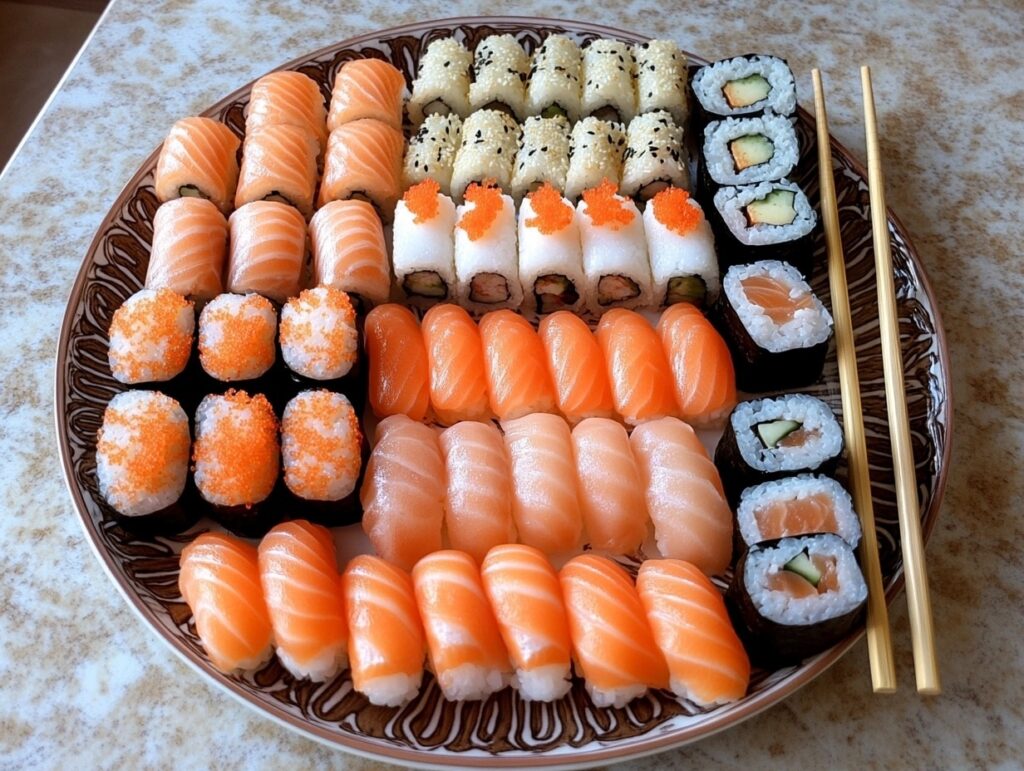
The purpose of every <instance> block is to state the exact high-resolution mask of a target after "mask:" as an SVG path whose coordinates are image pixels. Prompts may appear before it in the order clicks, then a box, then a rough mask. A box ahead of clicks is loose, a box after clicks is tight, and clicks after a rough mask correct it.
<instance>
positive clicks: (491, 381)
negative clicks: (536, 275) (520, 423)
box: [480, 310, 555, 420]
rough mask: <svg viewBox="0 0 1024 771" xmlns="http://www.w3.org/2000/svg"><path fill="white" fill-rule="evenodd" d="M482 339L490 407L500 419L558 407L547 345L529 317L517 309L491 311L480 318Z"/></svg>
mask: <svg viewBox="0 0 1024 771" xmlns="http://www.w3.org/2000/svg"><path fill="white" fill-rule="evenodd" d="M480 340H481V341H482V342H483V346H484V369H485V371H486V373H487V387H488V390H489V392H490V399H491V410H492V411H493V412H494V414H495V415H497V417H498V420H514V419H515V418H519V417H522V416H523V415H527V414H529V413H531V412H554V411H555V391H554V386H552V385H551V376H550V375H549V374H548V367H547V357H546V356H545V355H544V346H543V345H542V344H541V341H540V338H539V337H538V336H537V331H536V330H535V329H534V328H533V326H531V324H530V322H529V321H527V320H526V319H524V318H523V317H522V316H520V315H519V314H518V313H515V312H514V311H510V310H500V311H491V312H490V313H487V314H485V315H484V317H483V318H482V319H481V320H480Z"/></svg>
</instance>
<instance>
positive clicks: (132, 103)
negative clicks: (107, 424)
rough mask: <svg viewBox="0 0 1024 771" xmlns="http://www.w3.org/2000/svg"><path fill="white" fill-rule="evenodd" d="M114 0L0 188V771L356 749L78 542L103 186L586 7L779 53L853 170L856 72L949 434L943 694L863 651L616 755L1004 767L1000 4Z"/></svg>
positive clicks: (1015, 57)
mask: <svg viewBox="0 0 1024 771" xmlns="http://www.w3.org/2000/svg"><path fill="white" fill-rule="evenodd" d="M315 5H317V4H314V3H309V2H298V1H297V0H270V1H269V2H250V3H241V2H239V3H216V2H184V1H182V0H172V1H171V2H162V3H152V2H142V0H117V2H115V3H113V5H112V7H111V8H110V9H109V11H108V12H107V14H106V16H105V17H104V18H103V20H102V22H101V23H100V25H99V27H98V29H97V31H96V33H95V35H94V37H93V38H92V40H91V41H90V43H89V44H88V46H87V47H86V49H85V51H84V53H83V54H82V56H81V58H80V59H79V60H78V62H77V64H76V65H75V66H74V68H73V69H72V70H71V72H70V74H69V76H68V78H67V79H66V81H65V82H64V83H63V85H62V86H61V87H60V88H59V89H58V91H57V93H56V94H55V96H54V98H53V100H52V101H51V103H50V104H49V106H48V107H47V109H46V111H45V114H44V115H43V117H42V119H41V120H40V121H39V122H38V123H37V124H36V126H35V128H34V129H33V131H32V133H31V136H30V137H29V139H28V141H27V142H26V143H25V145H24V146H23V147H22V149H21V151H20V153H19V154H18V156H17V157H16V158H15V159H14V160H13V162H12V163H11V165H10V166H9V168H8V170H7V172H6V174H5V176H4V177H3V179H2V180H0V275H2V288H3V297H2V301H0V378H2V386H0V416H2V417H0V421H2V422H0V445H2V446H0V766H3V767H18V768H26V767H46V768H53V767H68V768H70V767H75V768H80V767H100V766H102V767H130V768H142V767H166V766H180V767H204V766H210V767H237V766H241V765H245V766H250V765H251V766H257V767H297V766H298V767H322V766H339V767H342V766H344V767H348V768H363V767H371V766H376V765H377V764H374V763H371V762H369V761H363V760H359V759H355V758H353V757H351V756H347V755H344V754H342V753H339V752H335V751H332V750H330V749H327V748H325V747H322V746H320V745H318V744H315V743H314V742H312V741H310V740H308V739H305V738H302V737H299V736H296V735H294V734H292V733H289V732H288V731H286V730H285V729H283V728H281V727H279V726H277V725H275V724H274V723H272V722H270V721H269V720H266V719H264V718H263V717H261V716H259V715H257V714H255V713H253V712H251V711H250V710H248V709H246V708H245V707H243V706H241V705H239V704H237V703H236V702H234V701H233V700H232V699H231V698H230V697H228V696H226V695H225V694H224V693H222V692H220V691H218V690H216V689H215V688H214V687H212V686H211V685H210V684H208V683H207V682H205V681H204V680H202V679H200V677H199V676H197V675H196V673H195V672H193V671H192V670H190V669H188V668H187V667H185V666H184V665H183V664H182V663H180V661H179V660H178V659H177V658H176V657H174V656H172V655H171V654H170V652H169V651H168V650H167V649H166V648H165V647H164V646H163V644H162V643H161V642H159V641H158V640H157V638H156V636H155V635H154V634H153V633H152V632H151V631H149V630H148V629H147V628H145V626H144V625H143V624H142V623H141V622H140V621H139V619H138V618H137V617H136V616H135V614H134V613H133V612H132V611H131V610H129V608H128V606H127V605H126V603H125V602H124V600H123V599H122V598H121V597H120V595H119V594H118V593H117V590H116V589H115V588H114V586H113V584H112V583H111V582H110V581H109V580H108V579H107V577H106V576H105V575H104V573H103V570H102V569H101V567H100V565H99V563H98V561H97V560H96V558H95V557H94V556H93V554H92V552H91V551H90V549H89V547H88V545H87V544H86V541H85V539H84V537H83V534H82V530H81V527H80V525H79V523H78V521H77V517H76V515H75V514H74V512H73V510H72V507H71V503H70V500H69V497H68V495H67V492H66V491H65V488H64V483H63V481H62V478H61V474H60V469H59V465H58V461H57V452H56V446H55V439H54V432H53V412H52V409H53V408H52V396H51V391H52V387H53V355H54V351H55V348H56V336H57V329H58V326H59V323H60V318H61V314H62V313H63V310H64V304H65V301H66V298H67V293H68V291H69V288H70V285H71V282H72V279H73V277H74V275H75V272H76V270H77V268H78V264H79V262H80V260H81V259H82V256H83V254H84V253H85V250H86V247H87V246H88V244H89V241H90V239H91V238H92V235H93V232H94V231H95V229H96V227H97V225H98V224H99V222H100V220H101V218H102V217H103V215H104V214H105V213H106V211H107V209H108V208H109V206H110V205H111V203H112V202H113V200H114V198H115V197H116V195H117V193H118V191H119V190H120V188H121V186H122V185H123V184H124V182H125V181H126V180H128V179H129V177H130V176H131V175H132V173H133V171H134V170H135V169H136V168H137V167H138V166H139V164H140V163H141V162H142V161H143V160H144V159H145V158H146V156H147V155H148V154H149V153H150V152H151V151H152V149H153V148H154V147H156V146H157V144H158V143H159V142H160V141H161V139H162V137H163V134H164V133H165V132H166V130H167V128H168V126H170V125H171V123H172V122H173V121H174V120H175V119H177V118H179V117H182V116H185V115H191V114H195V113H196V112H198V111H200V110H202V109H204V108H205V107H206V106H207V105H209V104H211V103H212V102H214V101H216V100H217V99H219V98H220V97H221V96H223V95H225V94H227V93H228V92H230V91H232V90H234V89H235V88H237V87H238V86H240V85H242V84H244V83H246V82H249V81H250V80H252V79H253V78H255V77H257V76H259V75H261V74H262V73H264V72H266V71H268V70H270V69H272V68H274V67H276V66H277V65H279V64H281V63H283V62H285V61H287V60H289V59H291V58H293V57H296V56H298V55H300V54H303V53H305V52H307V51H311V50H314V49H316V48H319V47H321V46H324V45H327V44H330V43H333V42H335V41H338V40H340V39H342V38H345V37H348V36H350V35H354V34H357V33H362V32H367V31H370V30H373V29H376V28H382V27H387V26H392V25H395V24H400V23H404V22H410V21H416V20H421V19H425V18H430V17H435V18H441V17H448V16H453V15H456V14H460V13H465V14H472V13H509V14H542V15H546V16H551V17H562V18H573V17H578V18H581V19H585V20H588V21H595V22H600V23H604V24H610V25H618V26H621V27H625V28H629V29H631V30H635V31H637V32H640V33H643V34H646V35H650V36H662V37H673V38H675V39H676V40H677V41H678V42H679V43H680V44H681V45H682V46H683V47H684V48H686V49H688V50H691V51H694V52H696V53H699V54H701V55H702V56H705V57H709V58H719V57H722V56H726V55H733V54H739V53H746V52H749V51H765V52H770V53H774V54H777V55H780V56H783V57H785V58H787V59H788V60H789V62H790V64H791V65H792V67H793V70H794V71H795V73H796V74H797V82H798V88H799V95H800V99H801V101H802V103H803V104H805V105H809V104H810V70H811V68H812V67H815V66H818V67H820V68H822V70H823V71H824V73H825V77H826V84H827V88H828V95H829V105H830V119H831V124H832V129H833V133H834V134H835V135H836V136H837V137H838V139H839V140H840V141H841V142H843V143H844V144H846V145H847V146H848V147H849V148H851V150H852V151H853V152H854V154H855V155H857V156H858V157H860V158H861V159H863V157H864V141H863V133H862V125H861V121H860V112H859V110H860V102H859V98H860V95H859V79H858V72H857V70H858V67H859V65H860V64H862V63H865V62H868V63H871V64H872V65H873V67H874V73H875V93H876V99H877V102H878V113H879V120H880V125H881V132H882V145H883V153H884V162H885V166H886V169H887V171H888V196H889V203H890V205H891V207H892V208H893V209H894V210H895V211H896V212H897V214H898V215H899V216H900V217H901V219H902V220H903V222H904V223H905V224H906V226H907V228H908V229H909V231H910V233H911V234H912V236H913V239H914V242H915V244H916V246H917V248H918V250H919V252H920V254H921V257H922V259H923V261H924V263H925V266H926V268H927V270H928V273H929V275H930V278H931V280H932V282H933V284H934V286H935V290H936V293H937V295H938V301H939V307H940V310H941V312H942V314H943V317H944V320H945V325H946V330H947V333H948V340H949V346H950V349H951V351H950V352H951V357H952V362H953V392H954V394H955V405H956V419H955V432H954V436H955V441H954V451H953V459H952V464H951V472H950V479H949V486H948V488H947V491H946V498H945V502H944V504H943V507H942V512H941V514H940V517H939V521H938V525H937V527H936V528H935V531H934V535H933V538H932V540H931V542H930V543H929V545H928V558H929V567H930V575H931V583H932V589H933V602H934V609H935V618H936V624H937V629H938V646H939V655H940V659H941V662H942V675H943V679H944V686H945V690H944V693H943V695H942V696H940V697H937V698H930V699H925V698H921V697H919V696H918V695H917V694H916V693H915V692H914V688H913V668H912V661H911V656H910V638H909V631H908V624H907V614H906V609H905V603H904V600H903V598H902V597H901V598H899V599H898V600H897V601H896V603H895V605H894V606H893V608H892V621H893V629H894V640H895V645H896V650H897V666H898V674H899V677H900V689H899V692H898V693H897V694H895V695H892V696H873V695H872V694H871V689H870V682H869V676H868V664H867V653H866V649H865V646H864V644H863V643H861V644H859V645H857V646H856V647H854V648H853V650H852V651H851V652H850V653H849V654H848V655H847V656H846V657H845V658H844V659H843V660H842V661H840V662H839V664H837V665H836V666H835V667H834V668H833V669H831V670H830V671H828V672H827V673H826V674H824V675H823V676H821V677H820V678H819V679H818V680H817V681H815V682H814V683H812V684H811V685H809V686H808V687H806V688H804V689H803V690H801V691H800V692H798V693H797V694H796V695H794V696H792V697H791V698H789V699H788V700H787V701H785V702H784V703H782V704H780V705H779V706H777V707H775V708H773V709H771V710H769V711H768V712H765V713H763V714H761V715H760V716H758V717H755V718H754V719H752V720H750V721H749V722H747V723H745V724H743V725H741V726H739V727H737V728H735V729H732V730H729V731H728V732H726V733H723V734H719V735H717V736H714V737H711V738H709V739H707V740H705V741H702V742H700V743H698V744H695V745H692V746H689V747H686V748H683V749H679V750H676V751H673V752H669V753H666V754H664V755H660V756H657V757H654V758H648V759H644V760H640V761H636V762H635V763H634V764H633V767H636V768H657V767H662V766H664V765H667V764H671V765H679V766H682V765H694V766H708V765H711V764H714V765H716V766H723V767H737V768H739V767H744V768H751V767H762V766H768V767H771V766H774V767H778V768H783V767H792V766H793V764H794V763H798V764H799V765H800V766H801V767H807V768H825V767H833V766H877V767H894V766H896V767H904V766H922V767H924V766H926V767H937V766H949V767H963V766H966V765H972V766H992V765H996V764H1000V765H1002V766H1004V767H1011V766H1018V765H1019V764H1020V763H1022V762H1024V730H1022V727H1024V714H1022V706H1021V705H1022V704H1024V676H1022V674H1021V673H1022V671H1024V666H1022V665H1024V658H1022V653H1021V651H1022V650H1024V646H1022V645H1021V642H1020V640H1021V637H1022V635H1024V617H1022V613H1021V607H1022V597H1024V561H1022V559H1021V556H1020V555H1021V553H1022V552H1021V544H1022V542H1024V527H1022V522H1024V518H1022V515H1021V511H1022V507H1021V500H1022V499H1024V483H1022V482H1024V472H1022V471H1021V460H1022V458H1024V453H1022V445H1024V408H1022V404H1024V388H1022V386H1021V383H1022V382H1024V379H1022V377H1021V375H1022V374H1024V367H1022V362H1024V356H1022V353H1021V350H1022V344H1021V341H1022V334H1021V323H1022V321H1024V313H1022V311H1021V302H1022V299H1024V269H1022V264H1024V262H1022V258H1021V255H1020V246H1019V245H1020V244H1021V243H1022V242H1024V225H1022V218H1021V212H1020V208H1021V202H1022V201H1024V186H1022V183H1021V174H1022V164H1021V163H1020V158H1019V155H1018V154H1019V153H1020V151H1021V148H1024V128H1022V126H1024V122H1022V120H1021V115H1022V114H1024V90H1022V87H1024V71H1022V68H1021V65H1020V59H1021V42H1022V40H1024V13H1022V9H1021V6H1020V3H1019V2H1016V1H1015V0H1003V2H982V3H971V4H964V3H953V2H939V3H936V2H925V1H924V0H917V1H915V2H881V1H879V2H843V3H835V4H833V5H831V6H826V5H825V4H823V3H798V2H791V3H749V2H742V3H741V2H721V3H687V4H685V5H684V4H677V3H667V2H641V1H639V0H637V1H636V2H629V3H621V4H619V3H610V2H607V3H589V4H586V5H587V6H589V7H588V8H586V9H585V6H584V4H580V3H570V2H562V1H561V0H554V1H553V2H548V3H540V2H524V3H504V2H495V3H492V4H488V5H486V6H481V5H479V4H476V3H470V2H463V1H461V0H450V1H448V2H423V3H416V4H412V3H409V4H404V3H400V2H397V0H384V1H383V2H377V3H365V2H364V3H354V2H350V0H337V1H336V2H332V3H329V4H323V5H322V7H314V6H315Z"/></svg>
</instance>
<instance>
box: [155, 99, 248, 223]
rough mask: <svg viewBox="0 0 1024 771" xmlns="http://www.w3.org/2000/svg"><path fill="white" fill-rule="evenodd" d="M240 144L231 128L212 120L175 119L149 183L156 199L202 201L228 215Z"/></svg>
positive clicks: (236, 177) (236, 174) (236, 181)
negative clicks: (191, 199)
mask: <svg viewBox="0 0 1024 771" xmlns="http://www.w3.org/2000/svg"><path fill="white" fill-rule="evenodd" d="M240 144H241V141H240V140H239V138H238V137H236V136H235V134H234V132H232V131H231V129H229V128H228V127H227V126H225V125H224V124H223V123H220V122H219V121H215V120H213V119H212V118H183V119H182V120H179V121H178V122H177V123H175V124H174V125H173V126H171V130H170V132H169V133H168V134H167V138H166V139H165V140H164V144H163V147H161V148H160V157H159V159H158V160H157V163H156V177H155V178H154V181H153V186H154V188H155V189H156V197H157V200H158V201H160V203H164V202H165V201H172V200H174V199H175V198H186V197H192V198H206V199H208V200H210V201H212V202H213V203H214V204H215V205H216V206H217V208H218V209H220V210H221V211H222V212H224V214H228V213H229V212H230V211H231V208H232V205H233V204H234V201H235V185H236V184H237V183H238V146H239V145H240Z"/></svg>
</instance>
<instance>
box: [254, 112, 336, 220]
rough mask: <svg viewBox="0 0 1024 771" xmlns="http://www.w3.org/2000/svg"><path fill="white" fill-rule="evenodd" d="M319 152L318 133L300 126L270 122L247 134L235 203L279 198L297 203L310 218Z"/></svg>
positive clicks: (286, 201) (299, 208) (288, 202)
mask: <svg viewBox="0 0 1024 771" xmlns="http://www.w3.org/2000/svg"><path fill="white" fill-rule="evenodd" d="M319 152H320V145H319V143H318V142H317V139H316V136H315V135H313V134H311V133H309V131H308V130H307V129H304V128H301V127H299V126H289V125H285V124H281V125H276V126H267V127H266V128H262V129H260V130H259V131H256V132H254V133H252V134H246V137H245V144H244V145H243V146H242V169H241V171H240V172H239V175H238V188H237V190H236V191H235V206H236V207H239V206H243V205H245V204H247V203H250V202H252V201H278V202H280V203H286V204H290V205H291V206H294V207H295V208H296V209H298V210H299V211H300V212H302V214H303V216H304V217H306V218H307V219H308V218H309V217H310V216H311V215H312V214H313V193H314V191H315V190H316V158H317V155H318V154H319Z"/></svg>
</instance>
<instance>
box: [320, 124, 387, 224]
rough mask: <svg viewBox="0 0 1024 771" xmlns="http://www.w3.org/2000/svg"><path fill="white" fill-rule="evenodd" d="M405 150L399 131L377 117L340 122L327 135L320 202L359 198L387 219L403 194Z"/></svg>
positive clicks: (322, 204) (321, 204)
mask: <svg viewBox="0 0 1024 771" xmlns="http://www.w3.org/2000/svg"><path fill="white" fill-rule="evenodd" d="M404 150H405V137H403V136H402V132H401V131H400V130H398V129H397V128H395V127H394V126H389V125H388V124H387V123H382V122H381V121H379V120H374V119H373V118H363V119H361V120H356V121H352V122H351V123H345V124H343V125H341V126H339V127H338V128H337V129H335V130H334V131H332V132H331V135H330V136H329V137H328V139H327V153H326V157H325V159H324V176H323V180H322V181H321V183H320V201H319V206H324V205H325V204H327V203H330V202H331V201H341V200H344V199H346V198H361V199H363V200H367V201H370V202H371V203H372V204H373V205H374V206H376V207H377V211H379V212H380V214H381V216H382V217H384V218H385V219H386V220H387V221H388V222H390V221H391V218H392V216H393V215H394V213H395V204H396V203H398V199H399V198H400V197H401V196H402V153H403V151H404Z"/></svg>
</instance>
